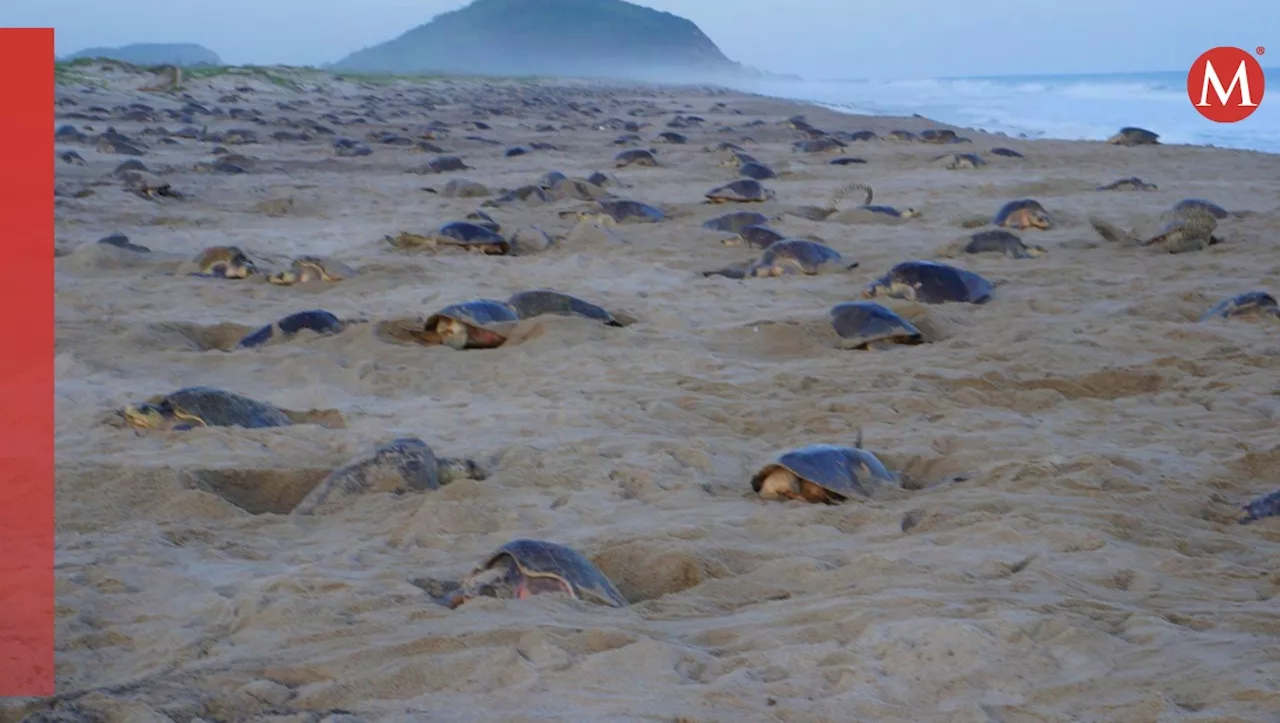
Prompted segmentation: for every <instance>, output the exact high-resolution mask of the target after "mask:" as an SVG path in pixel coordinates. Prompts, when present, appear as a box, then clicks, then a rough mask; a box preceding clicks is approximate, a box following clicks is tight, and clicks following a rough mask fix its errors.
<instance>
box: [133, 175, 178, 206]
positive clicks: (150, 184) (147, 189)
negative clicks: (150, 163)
mask: <svg viewBox="0 0 1280 723" xmlns="http://www.w3.org/2000/svg"><path fill="white" fill-rule="evenodd" d="M119 177H120V180H121V181H123V182H124V187H125V190H127V191H129V192H130V193H132V194H133V195H135V196H137V197H138V198H145V199H147V200H148V201H154V200H156V199H158V198H173V199H182V198H186V196H184V195H183V194H181V193H179V192H178V191H175V190H173V186H172V185H170V183H169V182H168V181H166V180H164V179H162V178H160V177H159V176H156V175H154V174H151V173H147V172H146V171H141V170H126V171H124V172H122V173H120V174H119Z"/></svg>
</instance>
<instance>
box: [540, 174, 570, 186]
mask: <svg viewBox="0 0 1280 723" xmlns="http://www.w3.org/2000/svg"><path fill="white" fill-rule="evenodd" d="M568 179H569V177H568V176H566V175H564V174H563V173H561V172H560V171H547V172H546V173H544V174H542V175H541V176H540V177H539V178H538V185H539V186H542V187H543V188H554V187H555V186H556V184H558V183H560V182H561V181H567V180H568Z"/></svg>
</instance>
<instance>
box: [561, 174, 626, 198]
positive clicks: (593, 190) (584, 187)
mask: <svg viewBox="0 0 1280 723" xmlns="http://www.w3.org/2000/svg"><path fill="white" fill-rule="evenodd" d="M549 190H550V191H551V193H552V195H553V196H554V197H555V198H556V199H576V200H579V201H599V200H600V199H602V198H609V197H610V196H611V195H612V194H611V193H609V191H607V190H606V189H604V188H603V187H601V186H599V185H596V184H594V183H592V182H591V181H589V180H587V179H585V178H565V179H562V180H561V181H559V182H557V183H556V184H555V185H553V186H551V187H550V189H549Z"/></svg>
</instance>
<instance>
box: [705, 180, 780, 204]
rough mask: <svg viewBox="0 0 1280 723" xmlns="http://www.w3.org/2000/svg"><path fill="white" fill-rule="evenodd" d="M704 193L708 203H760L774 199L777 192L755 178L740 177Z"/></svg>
mask: <svg viewBox="0 0 1280 723" xmlns="http://www.w3.org/2000/svg"><path fill="white" fill-rule="evenodd" d="M703 195H704V196H706V198H707V203H730V202H733V203H759V202H763V201H771V200H773V199H774V197H775V195H776V194H774V192H773V190H772V189H768V188H765V187H764V184H762V183H760V182H759V181H757V180H756V179H754V178H739V179H738V180H736V181H732V182H730V183H726V184H725V185H723V186H718V187H716V188H713V189H711V190H710V191H707V192H706V193H705V194H703Z"/></svg>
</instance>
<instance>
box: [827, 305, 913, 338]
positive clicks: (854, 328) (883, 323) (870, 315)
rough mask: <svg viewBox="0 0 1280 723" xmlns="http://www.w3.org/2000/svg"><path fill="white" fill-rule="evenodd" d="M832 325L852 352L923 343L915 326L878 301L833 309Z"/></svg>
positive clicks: (836, 306)
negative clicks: (854, 350)
mask: <svg viewBox="0 0 1280 723" xmlns="http://www.w3.org/2000/svg"><path fill="white" fill-rule="evenodd" d="M831 326H832V327H833V328H835V330H836V334H837V335H839V337H840V345H841V346H842V347H845V348H848V349H878V348H884V347H889V346H893V345H895V344H923V343H924V341H925V340H924V334H922V333H920V330H919V329H917V328H916V327H915V325H914V324H912V323H911V322H909V321H907V320H906V319H904V318H902V317H901V316H898V315H897V314H895V313H893V311H892V310H891V309H889V308H888V307H886V306H882V305H880V304H877V303H875V302H874V301H847V302H845V303H842V304H836V305H835V306H833V307H832V308H831Z"/></svg>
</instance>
